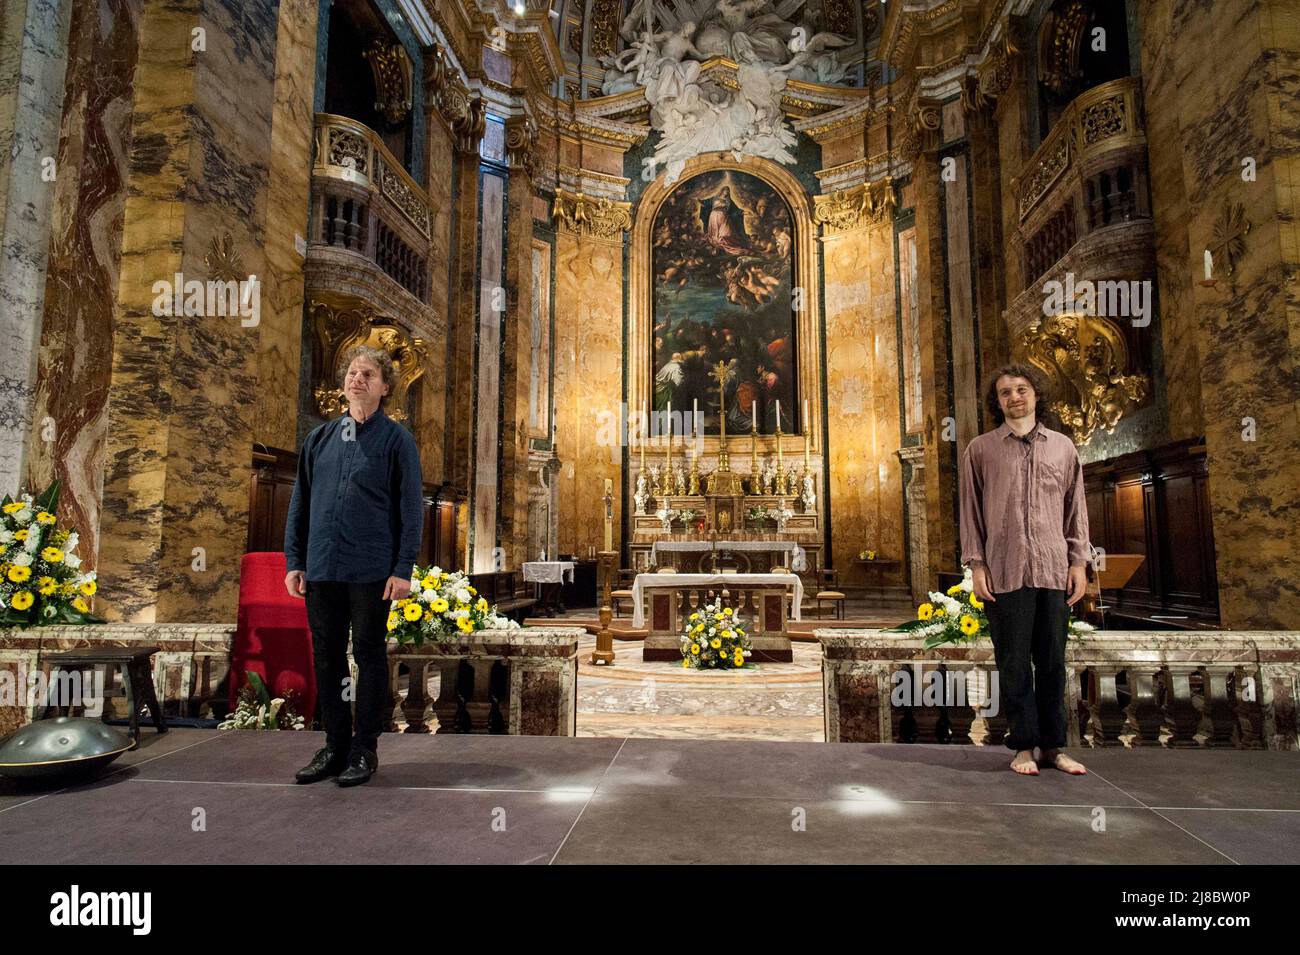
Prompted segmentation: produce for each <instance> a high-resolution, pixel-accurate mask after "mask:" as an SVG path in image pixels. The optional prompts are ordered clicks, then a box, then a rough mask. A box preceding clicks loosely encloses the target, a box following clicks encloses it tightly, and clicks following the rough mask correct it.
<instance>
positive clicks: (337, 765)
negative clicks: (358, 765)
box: [293, 746, 348, 783]
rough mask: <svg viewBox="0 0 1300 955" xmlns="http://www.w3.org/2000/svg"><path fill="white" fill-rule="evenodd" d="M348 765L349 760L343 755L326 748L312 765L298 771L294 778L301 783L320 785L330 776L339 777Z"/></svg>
mask: <svg viewBox="0 0 1300 955" xmlns="http://www.w3.org/2000/svg"><path fill="white" fill-rule="evenodd" d="M347 764H348V761H347V758H346V757H345V756H344V755H343V754H342V753H338V752H335V751H334V750H332V749H330V748H329V747H328V746H326V747H325V748H324V749H322V750H321V751H320V752H318V753H317V754H316V755H315V756H313V757H312V758H311V762H310V763H308V764H307V765H306V766H304V767H303V768H302V769H300V770H298V772H297V773H295V774H294V777H293V778H294V779H295V780H297V781H298V782H300V783H318V782H320V781H321V780H322V779H327V778H328V777H330V776H337V775H338V774H339V773H341V772H343V770H344V769H345V768H346V767H347Z"/></svg>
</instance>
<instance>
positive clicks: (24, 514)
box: [14, 507, 32, 524]
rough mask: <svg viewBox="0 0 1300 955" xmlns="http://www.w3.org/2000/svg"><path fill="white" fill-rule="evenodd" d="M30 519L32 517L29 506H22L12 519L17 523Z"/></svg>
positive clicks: (24, 522) (23, 522)
mask: <svg viewBox="0 0 1300 955" xmlns="http://www.w3.org/2000/svg"><path fill="white" fill-rule="evenodd" d="M31 519H32V509H31V508H30V507H24V508H23V509H22V510H21V511H19V512H18V513H17V514H15V515H14V521H15V522H16V523H19V524H26V523H27V522H28V521H30V520H31Z"/></svg>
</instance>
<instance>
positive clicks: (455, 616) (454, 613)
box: [447, 609, 469, 620]
mask: <svg viewBox="0 0 1300 955" xmlns="http://www.w3.org/2000/svg"><path fill="white" fill-rule="evenodd" d="M447 612H448V613H449V614H451V619H452V620H459V619H461V618H462V617H468V616H469V611H468V610H463V609H462V610H449V611H447Z"/></svg>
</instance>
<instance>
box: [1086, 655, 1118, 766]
mask: <svg viewBox="0 0 1300 955" xmlns="http://www.w3.org/2000/svg"><path fill="white" fill-rule="evenodd" d="M1088 669H1089V672H1090V675H1091V679H1090V680H1089V687H1088V689H1089V693H1088V725H1087V728H1086V729H1085V730H1084V734H1083V741H1084V743H1085V744H1086V745H1088V746H1101V745H1103V744H1104V743H1105V742H1106V740H1108V739H1109V740H1114V739H1117V738H1118V737H1119V734H1120V732H1121V730H1122V728H1123V726H1124V713H1123V710H1121V709H1120V705H1119V693H1118V689H1117V687H1116V678H1117V676H1118V674H1119V671H1120V670H1121V669H1122V667H1120V666H1117V665H1115V664H1107V663H1100V664H1094V665H1092V666H1090V667H1089V668H1088Z"/></svg>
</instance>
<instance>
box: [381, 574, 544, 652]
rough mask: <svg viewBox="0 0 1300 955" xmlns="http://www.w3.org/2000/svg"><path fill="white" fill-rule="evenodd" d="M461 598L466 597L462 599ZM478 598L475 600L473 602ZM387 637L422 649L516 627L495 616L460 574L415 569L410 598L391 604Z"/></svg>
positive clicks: (484, 600)
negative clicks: (427, 644) (430, 644)
mask: <svg viewBox="0 0 1300 955" xmlns="http://www.w3.org/2000/svg"><path fill="white" fill-rule="evenodd" d="M462 597H468V598H469V599H467V600H462V599H461V598H462ZM475 597H477V598H478V599H474V598H475ZM389 621H390V622H391V623H392V624H393V626H390V627H389V631H388V632H389V634H390V636H391V637H392V638H393V639H394V640H396V641H397V642H398V643H399V644H414V645H415V646H421V645H423V643H424V642H425V641H426V640H443V639H451V638H454V637H457V636H459V635H460V634H468V633H474V632H476V631H479V630H487V629H495V630H514V629H518V628H519V624H517V623H515V622H514V621H513V620H507V619H505V618H504V617H501V616H500V615H499V614H498V613H497V609H496V607H494V606H493V605H492V604H490V603H488V601H487V599H486V598H484V597H482V596H479V593H478V591H477V590H476V589H475V588H474V587H473V586H472V585H471V584H470V582H469V577H468V576H467V575H466V574H465V573H464V572H463V571H459V570H457V571H446V570H443V569H442V568H441V567H426V568H420V567H415V568H413V569H412V572H411V595H410V596H409V597H404V598H402V599H401V600H395V601H393V604H392V613H391V614H390V616H389Z"/></svg>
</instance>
